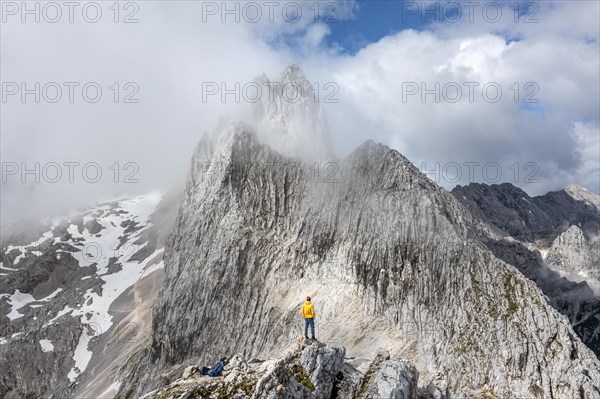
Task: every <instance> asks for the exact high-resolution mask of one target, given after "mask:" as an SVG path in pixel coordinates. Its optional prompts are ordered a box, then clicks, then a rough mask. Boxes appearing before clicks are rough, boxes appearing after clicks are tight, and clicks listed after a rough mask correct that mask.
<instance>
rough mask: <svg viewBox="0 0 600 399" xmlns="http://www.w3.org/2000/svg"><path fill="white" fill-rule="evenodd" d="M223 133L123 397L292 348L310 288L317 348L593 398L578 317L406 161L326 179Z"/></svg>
mask: <svg viewBox="0 0 600 399" xmlns="http://www.w3.org/2000/svg"><path fill="white" fill-rule="evenodd" d="M213 140H214V145H213V144H210V145H208V144H207V145H204V144H201V147H202V148H213V151H212V153H210V154H207V153H203V156H204V157H210V158H211V162H213V163H216V162H223V163H224V166H223V168H222V172H221V173H209V175H208V176H205V175H201V174H199V173H198V171H197V170H194V169H192V170H191V171H190V176H194V178H192V179H189V180H188V186H187V187H186V193H185V197H184V199H183V201H182V205H181V208H180V211H179V215H178V218H177V221H176V223H175V227H174V230H173V233H172V235H171V236H170V238H169V240H168V242H167V246H166V250H165V272H166V276H165V285H164V288H163V290H162V291H161V292H160V294H159V298H158V299H157V302H156V304H155V308H154V315H153V319H154V321H153V335H152V344H151V346H150V347H149V349H148V351H147V354H146V355H144V356H140V358H138V359H136V362H135V366H134V367H132V368H130V369H127V370H124V371H123V372H122V379H123V380H124V383H123V385H122V387H121V392H120V395H121V396H123V397H126V396H128V395H129V396H136V395H138V394H140V393H143V392H148V391H149V390H151V389H154V388H157V387H158V386H160V385H162V384H164V383H166V382H169V378H167V377H164V374H163V373H164V372H166V371H167V370H168V369H169V368H172V367H175V366H176V365H178V364H182V363H184V362H185V361H186V360H187V359H190V358H199V359H201V360H204V361H206V362H210V361H211V359H215V358H219V357H221V356H223V355H227V354H233V353H241V354H242V355H244V356H245V357H248V358H250V357H263V358H264V357H268V356H273V355H276V354H281V353H283V352H284V350H285V348H287V347H288V346H289V345H290V344H291V343H293V342H295V340H296V338H297V337H298V336H301V335H302V332H301V330H300V329H301V328H302V325H301V320H300V316H299V312H300V306H301V304H302V301H303V298H304V297H305V296H306V295H307V294H309V295H310V296H311V297H313V303H314V304H315V306H316V308H317V316H316V321H317V336H318V337H319V339H321V340H323V341H325V342H327V341H328V340H335V341H336V342H340V344H342V345H343V346H345V347H346V350H347V352H346V355H347V356H365V355H366V353H365V352H366V351H369V352H370V351H371V350H372V348H373V347H379V346H382V347H386V348H388V349H389V350H390V353H392V354H393V357H400V358H403V359H406V360H407V361H409V362H410V363H411V364H412V365H413V367H415V369H416V370H417V371H418V373H419V378H421V379H423V380H424V381H425V380H426V381H429V382H433V383H434V385H436V386H438V385H439V386H445V387H446V388H444V389H447V391H448V392H450V393H460V392H463V393H464V392H467V391H468V390H479V391H480V392H489V393H491V394H494V395H496V396H498V397H506V398H550V397H554V398H563V397H564V398H571V397H577V396H578V395H579V396H580V395H581V393H582V392H583V393H584V394H585V395H588V396H591V397H596V396H597V395H598V392H599V391H598V386H600V374H599V372H600V371H599V362H598V359H597V358H596V356H595V355H594V354H593V353H592V352H591V351H590V350H589V349H588V348H587V347H586V346H585V345H583V344H582V342H581V341H580V339H579V338H578V337H577V336H576V335H575V333H574V332H573V328H572V327H571V325H570V324H569V321H568V320H567V319H566V318H565V317H563V316H561V315H560V314H559V313H558V312H557V311H556V310H554V309H553V308H552V307H551V306H549V304H548V302H547V299H546V298H545V297H544V295H543V294H542V293H541V292H540V290H539V289H538V287H537V286H536V285H535V284H534V283H533V282H531V281H530V280H528V279H527V278H525V277H524V276H523V275H522V274H521V273H520V272H518V271H517V270H516V269H515V268H513V267H512V266H510V265H508V264H506V263H505V262H503V261H501V260H499V259H498V258H496V257H495V256H494V255H493V254H492V253H491V252H490V251H489V250H488V249H487V248H486V247H485V246H484V245H483V244H482V243H481V242H480V241H477V240H474V239H472V237H471V234H472V231H471V230H470V229H471V228H472V226H474V225H477V224H478V223H479V222H478V221H477V220H476V219H475V218H474V217H473V216H472V215H471V213H470V212H469V211H467V210H466V209H465V208H464V207H463V206H461V205H460V204H459V202H458V201H457V200H456V199H455V198H454V197H453V196H452V195H451V194H449V193H447V192H445V191H443V190H442V189H441V188H440V187H438V186H436V185H435V184H434V183H433V182H431V181H430V180H429V179H427V177H426V176H424V175H423V174H421V173H420V172H419V171H418V169H416V168H415V167H414V166H413V165H412V164H411V163H410V162H409V161H408V160H407V159H405V158H404V157H403V156H402V155H400V154H399V153H398V152H396V151H394V150H390V149H389V148H387V147H385V146H383V145H378V144H375V143H373V142H367V143H365V144H364V145H362V146H361V147H359V148H358V149H357V150H356V151H354V152H353V153H352V154H350V155H349V156H348V157H346V158H344V159H342V160H340V161H339V162H337V163H335V166H334V169H333V170H334V171H335V173H333V174H332V175H329V174H323V173H319V174H317V173H316V171H315V169H314V167H312V166H313V165H305V164H302V163H301V162H300V163H299V162H296V160H294V159H291V158H287V157H285V156H283V155H281V154H279V153H278V152H277V151H275V150H273V149H271V148H270V147H268V146H266V145H263V144H261V143H260V141H259V140H258V138H257V137H256V135H254V134H253V132H252V131H251V129H250V128H248V127H247V126H244V125H240V124H235V125H232V126H230V127H229V128H228V129H226V130H224V131H223V132H222V133H221V134H220V135H219V136H217V137H216V138H214V139H213ZM192 165H197V160H193V161H192ZM209 171H210V168H209ZM321 172H322V171H321ZM398 370H400V369H398ZM403 370H404V369H403ZM405 371H406V370H405ZM390 372H391V371H390ZM403 373H404V371H403ZM404 374H405V376H409V375H412V374H410V373H408V371H407V373H404ZM404 374H403V375H404ZM161 375H163V377H161ZM411 378H412V377H411ZM280 384H281V385H284V387H285V386H287V385H286V384H287V383H286V382H285V381H284V380H280ZM408 385H410V384H408ZM408 385H406V386H408ZM402 389H403V390H402V392H404V391H406V389H404V388H402ZM394 392H396V391H394ZM409 392H412V391H410V390H409ZM298 394H300V393H298ZM395 394H396V393H395Z"/></svg>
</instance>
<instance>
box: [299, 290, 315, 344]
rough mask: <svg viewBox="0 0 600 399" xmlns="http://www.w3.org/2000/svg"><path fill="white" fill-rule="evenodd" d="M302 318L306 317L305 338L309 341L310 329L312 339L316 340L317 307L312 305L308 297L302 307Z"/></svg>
mask: <svg viewBox="0 0 600 399" xmlns="http://www.w3.org/2000/svg"><path fill="white" fill-rule="evenodd" d="M302 317H304V338H306V340H307V341H308V327H309V326H310V333H311V336H312V339H313V340H314V339H315V307H314V306H313V304H312V303H310V297H309V296H307V297H306V302H304V305H302Z"/></svg>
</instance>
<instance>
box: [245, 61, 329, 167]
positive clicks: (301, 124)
mask: <svg viewBox="0 0 600 399" xmlns="http://www.w3.org/2000/svg"><path fill="white" fill-rule="evenodd" d="M255 81H256V82H257V83H259V85H260V86H261V88H262V95H261V96H260V101H256V102H255V103H253V104H252V108H253V109H252V114H253V119H254V120H253V125H254V126H255V128H256V132H257V134H258V136H259V137H260V139H261V141H262V142H264V143H267V144H269V145H270V146H272V147H273V148H274V149H276V150H277V151H279V152H280V153H282V154H284V155H286V156H291V157H297V158H301V159H305V160H308V161H327V160H331V159H333V158H335V156H334V153H333V148H332V139H331V132H330V130H329V123H328V121H327V116H326V114H325V110H324V109H323V107H322V106H321V102H322V101H323V99H322V98H321V95H322V93H320V92H319V89H318V90H316V91H315V87H317V88H319V87H320V85H321V86H322V82H317V83H316V84H315V85H313V84H311V82H309V81H308V80H307V79H306V77H305V76H304V73H303V72H302V70H301V69H300V67H298V65H296V64H291V65H290V66H288V67H287V68H286V69H285V70H284V71H283V72H282V73H281V74H280V76H279V78H278V80H270V79H269V78H268V77H267V76H266V75H264V74H262V75H260V76H258V77H257V78H256V79H255ZM321 90H322V89H321Z"/></svg>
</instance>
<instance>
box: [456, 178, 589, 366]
mask: <svg viewBox="0 0 600 399" xmlns="http://www.w3.org/2000/svg"><path fill="white" fill-rule="evenodd" d="M452 194H453V195H454V196H455V198H456V199H457V200H458V201H459V202H461V203H462V204H463V205H464V206H465V207H467V208H468V209H469V210H471V211H472V213H473V214H474V215H476V216H477V217H478V218H480V220H482V221H483V222H484V223H488V224H489V225H490V226H491V229H489V230H487V233H486V231H485V230H481V231H480V233H479V234H478V235H479V236H480V241H481V242H482V243H484V244H485V245H486V246H487V247H488V248H489V249H490V250H491V251H492V252H493V253H494V255H495V256H497V257H498V258H500V259H502V260H504V261H505V262H507V263H509V264H511V265H513V266H515V267H516V268H517V269H518V270H519V271H520V272H521V273H523V274H524V275H525V276H526V277H528V278H529V279H531V280H532V281H534V282H535V283H536V284H537V285H538V286H539V287H540V289H541V290H542V291H543V292H544V294H545V295H546V296H547V297H548V299H549V303H550V304H551V305H552V306H553V307H554V308H555V309H557V310H558V311H559V312H560V313H562V314H564V315H565V316H567V317H568V318H569V320H570V322H571V324H572V325H573V328H574V330H575V331H576V332H577V334H578V335H579V337H580V338H581V339H582V340H583V342H584V343H585V344H586V345H587V346H588V347H589V348H590V349H592V350H593V351H594V352H595V353H596V355H600V301H599V300H598V299H597V296H596V295H597V294H598V293H600V280H599V277H600V241H599V240H598V239H597V237H598V235H599V233H600V231H599V230H600V229H599V227H598V226H600V225H599V223H598V222H599V221H600V206H599V204H600V197H599V196H598V195H596V194H594V193H591V192H589V191H587V190H585V189H582V188H579V187H576V186H569V187H567V188H565V190H563V191H558V192H551V193H548V194H545V195H542V196H538V197H533V198H531V197H529V196H528V195H527V194H525V193H524V192H523V191H522V190H521V189H519V188H517V187H514V186H512V185H511V184H508V183H506V184H500V185H492V186H487V185H485V184H476V183H472V184H470V185H468V186H464V187H461V186H458V187H456V188H455V189H454V190H452ZM494 228H497V229H498V230H497V231H493V229H494ZM476 230H477V229H476ZM478 231H479V230H478Z"/></svg>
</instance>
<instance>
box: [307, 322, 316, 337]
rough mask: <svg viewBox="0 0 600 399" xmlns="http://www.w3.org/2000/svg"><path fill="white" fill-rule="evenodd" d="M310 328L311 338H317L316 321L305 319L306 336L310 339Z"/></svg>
mask: <svg viewBox="0 0 600 399" xmlns="http://www.w3.org/2000/svg"><path fill="white" fill-rule="evenodd" d="M309 326H310V333H311V337H312V338H314V337H315V319H304V336H305V337H308V327H309Z"/></svg>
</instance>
